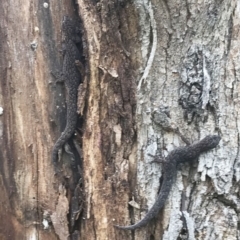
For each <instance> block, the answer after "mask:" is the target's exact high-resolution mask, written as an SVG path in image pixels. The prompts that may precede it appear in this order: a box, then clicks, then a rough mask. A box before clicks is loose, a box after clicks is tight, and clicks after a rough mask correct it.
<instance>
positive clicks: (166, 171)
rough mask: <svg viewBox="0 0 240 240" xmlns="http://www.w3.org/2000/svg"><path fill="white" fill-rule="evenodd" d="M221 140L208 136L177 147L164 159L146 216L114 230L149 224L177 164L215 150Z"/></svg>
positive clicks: (172, 178) (169, 183) (162, 203)
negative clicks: (161, 175)
mask: <svg viewBox="0 0 240 240" xmlns="http://www.w3.org/2000/svg"><path fill="white" fill-rule="evenodd" d="M220 140H221V137H220V136H217V135H208V136H206V137H205V138H204V139H202V140H201V141H199V142H197V143H194V144H192V145H189V146H186V147H178V148H176V149H174V150H173V151H171V152H170V153H169V155H168V156H167V157H166V161H165V162H164V165H163V182H162V187H161V190H160V193H159V195H158V197H157V200H156V202H155V203H154V205H153V206H152V208H151V209H150V210H149V211H148V212H147V214H146V216H145V217H144V218H143V219H142V220H141V221H139V222H138V223H136V224H134V225H130V226H119V225H114V226H115V227H116V228H119V229H124V230H135V229H137V228H141V227H143V226H145V225H147V224H148V223H149V221H150V220H152V219H153V218H154V217H156V216H157V215H158V213H159V211H160V210H161V208H162V207H163V206H164V203H165V201H166V200H167V197H168V194H169V192H170V190H171V187H172V184H173V181H174V179H175V177H176V175H177V165H178V164H179V163H183V162H188V161H192V160H193V159H195V158H197V157H198V156H199V155H200V154H201V153H203V152H206V151H208V150H211V149H213V148H215V147H216V146H217V145H218V143H219V141H220Z"/></svg>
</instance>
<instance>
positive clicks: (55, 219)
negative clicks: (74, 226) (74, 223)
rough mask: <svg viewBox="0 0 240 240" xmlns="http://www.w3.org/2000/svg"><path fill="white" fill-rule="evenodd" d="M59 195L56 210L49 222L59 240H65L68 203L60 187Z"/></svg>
mask: <svg viewBox="0 0 240 240" xmlns="http://www.w3.org/2000/svg"><path fill="white" fill-rule="evenodd" d="M60 188H61V189H60V195H59V197H58V202H57V205H56V210H55V212H53V214H52V215H51V220H52V223H53V226H54V229H55V232H56V234H57V235H58V236H59V239H60V240H66V239H67V238H68V236H69V231H68V219H67V214H68V212H69V202H68V199H67V197H66V189H65V188H64V187H63V186H62V187H60Z"/></svg>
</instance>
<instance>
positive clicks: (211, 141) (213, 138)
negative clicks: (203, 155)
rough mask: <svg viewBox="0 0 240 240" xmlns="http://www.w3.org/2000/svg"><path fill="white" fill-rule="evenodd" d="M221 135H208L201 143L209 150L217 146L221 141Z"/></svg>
mask: <svg viewBox="0 0 240 240" xmlns="http://www.w3.org/2000/svg"><path fill="white" fill-rule="evenodd" d="M220 140H221V137H220V136H219V135H208V136H206V137H205V138H204V139H203V140H202V141H201V145H202V146H203V147H204V148H205V149H206V150H207V149H212V148H215V147H216V146H217V145H218V143H219V142H220Z"/></svg>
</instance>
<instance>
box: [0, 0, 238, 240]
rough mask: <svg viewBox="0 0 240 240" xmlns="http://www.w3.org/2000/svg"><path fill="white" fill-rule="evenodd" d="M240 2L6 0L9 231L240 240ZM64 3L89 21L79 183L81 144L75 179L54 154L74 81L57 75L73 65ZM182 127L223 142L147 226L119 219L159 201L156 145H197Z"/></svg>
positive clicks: (1, 131) (0, 232)
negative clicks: (66, 61) (77, 202)
mask: <svg viewBox="0 0 240 240" xmlns="http://www.w3.org/2000/svg"><path fill="white" fill-rule="evenodd" d="M238 4H239V3H238V2H237V1H230V0H228V1H214V0H209V1H208V3H206V1H192V2H189V1H185V2H183V1H179V2H178V1H171V0H170V1H159V2H155V1H152V2H149V1H148V2H147V1H142V0H136V1H124V0H122V1H118V0H114V1H108V0H103V1H90V0H78V1H77V2H76V3H70V2H69V1H63V2H61V1H58V2H53V1H51V2H50V3H48V4H47V3H46V2H43V1H39V2H27V1H22V2H21V3H20V2H14V3H13V2H7V1H1V3H0V39H1V44H0V53H1V59H0V79H1V86H0V107H2V108H3V114H2V115H0V158H1V160H0V185H1V189H2V191H0V219H2V221H1V224H0V239H3V240H8V239H34V238H36V239H44V240H45V239H46V240H48V239H61V240H62V239H77V238H79V239H153V238H154V239H180V238H181V237H182V236H183V235H187V236H188V237H189V239H194V238H195V239H236V238H237V231H238V230H239V229H238V228H239V227H238V222H239V217H238V215H239V214H238V212H239V206H238V205H239V204H238V198H239V194H238V186H237V183H238V181H239V179H240V177H239V172H240V171H239V167H238V166H239V161H240V160H239V159H240V158H239V133H238V132H239V130H238V115H239V114H238V112H239V105H238V104H239V94H238V92H239V91H238V90H239V86H238V85H239V84H238V77H239V69H240V68H239V67H238V62H239V61H238V59H239V51H238V49H239V40H238V39H239V31H238V26H239V14H238V9H239V6H238ZM64 15H69V16H71V17H74V18H76V17H77V16H79V17H80V19H81V21H82V25H81V27H82V30H83V33H84V34H83V40H84V41H83V48H84V51H83V52H84V57H85V60H84V61H83V63H84V65H85V73H84V83H83V85H81V87H80V88H79V93H80V96H79V101H78V105H79V106H78V107H79V113H80V115H81V116H80V115H79V119H80V121H79V125H78V129H77V130H76V136H74V144H73V143H72V145H71V147H73V149H75V150H74V151H75V152H78V154H77V155H80V157H79V159H78V160H81V158H82V160H83V163H82V165H83V166H82V173H81V174H82V175H81V177H82V178H83V184H80V185H78V186H77V185H76V183H75V182H74V176H75V175H74V173H73V171H72V170H71V168H70V165H71V157H70V156H69V154H68V152H67V151H63V152H64V153H63V160H62V162H63V164H62V167H63V172H64V174H65V177H66V176H68V178H66V179H65V181H64V184H62V179H59V178H57V177H56V176H54V170H53V165H52V162H51V151H52V147H53V145H54V142H55V141H56V139H57V138H58V137H59V136H60V134H61V131H63V129H64V127H65V122H66V119H65V118H66V117H65V115H66V110H65V108H66V106H65V90H64V87H63V85H61V84H56V83H55V82H54V81H55V79H54V77H53V76H52V74H51V71H54V70H56V69H57V70H59V69H61V65H62V54H61V52H60V50H61V41H62V38H61V21H62V17H63V16H64ZM79 26H80V25H79ZM81 89H84V90H86V98H84V97H83V95H81V93H82V91H81ZM0 112H1V109H0ZM153 113H154V116H157V119H154V116H153ZM177 129H180V132H181V133H182V134H183V135H184V136H185V137H186V138H187V139H189V140H190V141H191V142H193V141H195V140H197V139H199V138H203V137H204V136H206V135H207V134H209V133H219V134H221V136H222V141H221V143H220V146H219V148H217V149H215V150H214V151H211V152H210V153H207V154H206V155H204V156H202V157H201V158H200V159H199V163H198V164H197V163H195V164H193V166H192V165H190V164H189V165H188V164H186V165H183V166H182V168H181V171H179V173H178V176H177V181H176V183H175V184H174V186H173V189H172V191H171V193H170V196H169V199H168V201H167V202H166V205H165V208H164V209H163V210H162V211H161V213H159V217H158V219H157V220H156V221H153V222H152V224H151V225H149V226H147V227H145V228H143V229H140V230H139V231H136V232H135V233H131V232H128V231H121V230H118V229H115V228H114V227H113V224H120V225H129V224H131V223H132V222H137V221H139V220H140V219H141V218H142V217H143V216H144V215H145V213H146V211H145V210H146V209H149V208H150V207H151V205H152V204H153V202H154V200H155V199H156V194H157V192H158V189H159V177H160V176H161V166H160V167H159V166H157V165H154V164H151V161H152V158H151V157H150V156H149V153H150V154H152V155H154V154H158V153H161V154H162V155H166V154H167V153H166V152H169V151H170V150H172V149H173V148H175V147H177V146H181V145H183V144H184V143H183V142H182V140H181V137H180V135H179V133H178V132H177V131H176V130H177ZM73 145H74V146H73ZM71 147H70V148H71ZM166 150H167V151H166ZM81 153H82V156H81ZM233 169H234V171H233ZM74 191H79V193H82V191H83V192H84V194H83V196H82V198H83V199H82V200H83V205H84V206H83V210H81V209H79V210H80V213H81V215H80V217H79V219H77V220H76V221H75V223H74V228H73V229H72V228H71V227H70V225H69V224H70V222H71V221H70V213H71V208H72V207H71V200H72V199H73V195H74ZM211 212H213V213H214V214H211ZM183 219H184V220H183ZM75 230H78V231H79V233H78V232H76V231H75ZM74 231H75V232H74ZM73 232H74V233H73ZM186 232H187V234H186ZM74 234H75V235H79V236H78V237H76V238H75V237H74Z"/></svg>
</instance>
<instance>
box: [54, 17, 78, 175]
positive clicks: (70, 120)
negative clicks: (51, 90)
mask: <svg viewBox="0 0 240 240" xmlns="http://www.w3.org/2000/svg"><path fill="white" fill-rule="evenodd" d="M62 33H63V36H64V44H63V67H62V72H61V73H60V75H59V74H58V76H56V77H57V81H59V82H64V84H65V87H66V89H67V100H66V102H67V123H66V127H65V129H64V131H63V132H62V134H61V136H60V137H59V138H58V140H57V141H56V143H55V145H54V147H53V151H52V162H53V165H54V168H55V172H56V173H57V172H58V171H57V161H58V151H59V150H60V149H61V148H62V146H63V145H64V144H65V143H66V142H67V141H68V140H69V138H70V137H71V136H72V135H73V133H74V131H75V129H76V125H77V120H78V113H77V98H78V86H79V84H80V82H81V72H80V71H79V68H78V66H77V64H76V63H77V62H80V60H81V54H80V52H79V50H78V48H77V45H76V44H77V43H79V42H80V37H79V30H78V29H77V27H76V24H75V23H74V21H73V20H72V19H70V18H69V17H68V16H64V18H63V21H62Z"/></svg>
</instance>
